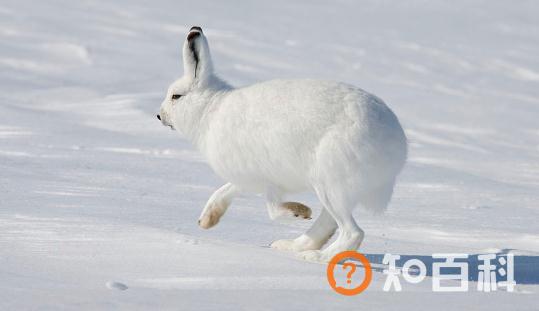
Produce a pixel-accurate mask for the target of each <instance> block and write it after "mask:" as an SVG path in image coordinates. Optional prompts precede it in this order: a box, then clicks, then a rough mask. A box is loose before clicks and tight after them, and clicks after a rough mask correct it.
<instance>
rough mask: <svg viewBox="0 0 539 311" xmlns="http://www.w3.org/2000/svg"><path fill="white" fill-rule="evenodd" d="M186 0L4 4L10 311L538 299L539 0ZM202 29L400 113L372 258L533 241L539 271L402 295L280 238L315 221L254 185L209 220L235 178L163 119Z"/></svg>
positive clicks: (479, 305) (261, 65) (517, 304)
mask: <svg viewBox="0 0 539 311" xmlns="http://www.w3.org/2000/svg"><path fill="white" fill-rule="evenodd" d="M181 2H182V1H172V0H159V1H152V2H151V3H150V2H144V1H138V0H135V1H114V2H112V1H67V0H55V1H52V0H50V1H29V0H17V1H12V0H4V1H2V3H1V4H0V37H1V41H2V44H1V45H0V82H1V83H0V172H1V173H0V189H1V196H0V309H3V310H10V309H36V308H41V309H58V308H62V309H65V308H67V309H119V308H121V309H130V310H133V309H185V310H190V309H198V310H214V309H217V308H218V309H222V310H238V309H249V310H251V309H257V310H258V309H290V310H305V309H307V308H308V309H315V310H316V309H321V310H322V309H345V308H364V309H367V310H371V309H382V310H386V309H387V310H391V309H397V308H403V307H405V308H406V309H410V308H414V309H417V310H422V309H425V310H429V309H434V308H436V309H439V310H443V309H459V308H460V309H471V308H473V309H474V310H480V309H485V310H487V309H488V310H493V309H500V310H501V309H522V310H526V309H535V308H536V301H535V298H536V296H537V293H538V292H539V287H538V285H537V284H539V276H538V275H539V271H538V268H537V267H538V265H537V264H538V263H539V257H538V256H539V255H538V254H539V226H538V225H537V220H538V219H539V206H538V204H537V202H539V191H538V186H539V157H538V155H539V153H538V152H539V127H538V123H537V117H538V113H539V108H538V107H539V86H538V84H537V83H538V81H539V59H538V58H537V56H534V55H539V35H538V34H539V24H538V22H537V18H536V15H537V12H539V5H538V4H537V3H536V2H534V1H520V2H518V5H517V4H515V3H511V2H506V1H479V0H475V1H451V2H445V1H438V0H433V1H428V2H425V1H361V2H358V1H347V0H340V1H332V2H322V1H293V2H292V1H282V0H275V1H241V0H234V1H227V2H225V1H215V2H212V1H196V2H193V1H185V2H184V3H181ZM192 25H200V26H202V27H203V29H204V31H205V33H206V34H207V36H208V38H209V41H210V46H211V48H212V53H213V57H214V63H215V66H216V69H217V71H218V72H219V73H220V75H221V76H222V77H223V78H225V79H227V80H228V81H229V82H231V83H232V84H234V85H236V86H241V85H247V84H251V83H254V82H257V81H263V80H267V79H271V78H320V79H331V80H338V81H344V82H348V83H352V84H354V85H357V86H359V87H361V88H363V89H366V90H368V91H370V92H372V93H374V94H376V95H378V96H380V97H381V98H383V99H384V100H385V101H386V102H387V103H388V104H389V105H390V106H391V107H392V109H393V110H394V111H395V112H396V114H397V115H398V116H399V118H400V120H401V122H402V124H403V126H404V128H405V131H406V133H407V135H408V137H409V139H410V158H409V161H408V163H407V166H406V168H405V170H404V172H403V174H402V175H401V176H400V179H399V183H398V185H397V188H396V191H395V195H394V198H393V200H392V203H391V205H390V208H389V211H388V213H387V214H386V215H385V216H383V217H375V216H370V215H362V214H357V219H358V222H359V224H360V226H361V227H362V228H363V229H364V230H365V232H366V234H367V235H366V239H365V241H364V243H363V245H362V247H361V249H360V251H361V252H362V253H365V254H367V255H369V256H370V257H369V258H379V257H380V256H381V255H383V254H384V253H393V254H402V255H408V256H412V257H414V256H415V257H417V256H430V255H431V254H432V253H440V252H455V253H469V254H480V253H487V252H496V253H504V252H508V251H512V252H514V253H515V254H516V255H517V266H516V274H517V282H518V280H519V279H518V275H519V268H520V269H522V270H521V272H520V275H522V274H523V273H522V271H524V272H525V273H524V274H526V275H527V276H528V277H527V278H526V282H521V283H525V284H519V285H517V290H516V291H515V292H514V293H508V292H504V291H498V292H495V293H488V294H486V293H480V292H477V291H476V290H475V289H474V288H475V287H476V285H475V284H476V283H475V282H472V283H471V284H472V285H470V287H471V290H470V291H469V292H467V293H434V292H432V290H431V281H430V278H427V280H425V281H424V282H422V283H419V284H417V285H413V284H405V285H404V286H403V292H401V293H386V292H383V291H382V288H383V284H384V281H385V276H384V275H383V274H382V273H379V272H376V271H375V273H374V275H373V282H372V284H371V285H370V286H369V288H368V289H367V291H366V292H364V293H362V294H360V295H358V296H353V297H344V296H340V295H338V294H336V293H335V292H333V291H332V290H331V289H330V288H329V285H328V284H327V281H326V276H325V273H326V272H325V269H326V266H325V265H320V264H314V263H308V262H304V261H302V260H300V259H298V258H296V257H295V256H294V254H291V253H286V252H279V251H276V250H273V249H270V248H268V247H267V245H268V244H269V243H270V242H271V241H273V240H276V239H281V238H289V237H290V238H291V237H295V236H297V235H299V234H301V233H302V232H303V231H304V230H305V229H306V228H308V226H309V225H310V224H311V223H312V220H311V221H300V220H290V221H288V222H281V223H279V222H271V221H270V220H269V219H268V217H267V213H266V210H265V207H264V204H263V203H264V202H263V199H262V198H260V197H257V196H244V197H242V198H240V199H238V200H236V201H235V202H234V204H233V205H232V206H231V208H230V209H229V211H228V213H227V215H225V216H224V218H223V219H222V220H221V223H220V224H219V225H218V226H217V227H215V228H213V229H211V230H208V231H204V230H202V229H200V228H198V226H197V219H198V215H199V213H200V210H201V209H202V207H203V206H204V203H205V202H206V200H207V198H208V197H209V196H210V195H211V193H212V191H213V190H215V189H217V187H219V186H220V185H221V184H222V183H223V181H221V180H219V179H218V178H217V177H216V176H215V175H214V174H213V173H212V171H211V170H210V168H209V167H208V166H207V165H206V164H205V161H204V159H203V158H202V157H201V156H200V155H199V154H198V153H197V152H196V151H195V150H193V149H192V147H191V146H190V145H189V144H188V143H187V142H186V141H184V140H181V139H180V138H178V136H177V134H176V133H175V132H173V131H170V130H168V129H167V128H164V127H162V126H161V124H160V123H159V122H158V121H157V120H156V119H155V113H156V112H157V110H158V108H159V105H160V103H161V100H162V97H163V96H164V94H165V91H166V87H167V86H168V85H169V83H170V82H172V81H173V80H174V79H175V78H176V77H179V76H180V75H181V74H182V68H181V55H180V47H181V44H182V42H183V40H184V37H185V35H186V32H187V31H188V29H189V28H190V27H191V26H192ZM290 199H294V200H301V201H302V202H305V203H306V204H308V205H309V206H311V207H312V208H313V209H314V213H315V216H316V214H318V213H319V211H320V206H319V203H318V202H317V201H316V199H315V197H314V196H313V195H312V194H301V195H297V196H294V197H292V198H290ZM519 256H520V257H519ZM518 257H519V258H518ZM519 259H520V262H521V263H522V265H521V266H519V264H518V263H519V261H518V260H519ZM524 263H527V264H526V265H525V264H524ZM521 280H524V279H521Z"/></svg>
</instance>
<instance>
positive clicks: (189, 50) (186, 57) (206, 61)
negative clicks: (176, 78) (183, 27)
mask: <svg viewBox="0 0 539 311" xmlns="http://www.w3.org/2000/svg"><path fill="white" fill-rule="evenodd" d="M183 70H184V75H185V76H189V77H191V78H192V79H193V82H194V83H205V82H207V81H208V79H209V78H210V76H211V75H212V74H213V65H212V61H211V56H210V47H209V46H208V41H207V40H206V36H204V33H203V32H202V28H200V27H197V26H194V27H192V28H191V30H190V31H189V34H188V35H187V39H186V40H185V43H184V44H183Z"/></svg>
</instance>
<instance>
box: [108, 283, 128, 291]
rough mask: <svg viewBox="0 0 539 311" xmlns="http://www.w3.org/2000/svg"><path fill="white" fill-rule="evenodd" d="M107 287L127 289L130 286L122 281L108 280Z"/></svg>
mask: <svg viewBox="0 0 539 311" xmlns="http://www.w3.org/2000/svg"><path fill="white" fill-rule="evenodd" d="M107 287H108V288H109V289H117V290H126V289H128V288H129V287H127V285H125V284H123V283H120V282H112V281H111V282H107Z"/></svg>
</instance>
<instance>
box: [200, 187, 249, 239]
mask: <svg viewBox="0 0 539 311" xmlns="http://www.w3.org/2000/svg"><path fill="white" fill-rule="evenodd" d="M239 193H240V189H239V188H238V187H237V186H235V185H233V184H231V183H227V184H225V185H224V186H222V187H221V188H219V189H217V191H215V192H214V193H213V194H212V195H211V197H210V198H209V200H208V202H207V203H206V206H205V207H204V209H203V210H202V213H201V214H200V217H199V219H198V224H199V226H200V227H202V228H204V229H209V228H211V227H213V226H215V225H216V224H217V223H218V222H219V219H221V216H223V214H224V213H225V212H226V210H227V208H228V206H229V205H230V203H231V202H232V199H233V198H234V197H236V196H237V195H238V194H239Z"/></svg>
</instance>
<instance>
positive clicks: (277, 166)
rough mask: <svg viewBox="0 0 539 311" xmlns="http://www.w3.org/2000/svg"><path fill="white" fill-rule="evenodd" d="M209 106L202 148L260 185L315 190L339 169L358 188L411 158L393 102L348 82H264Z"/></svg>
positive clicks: (242, 181)
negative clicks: (389, 105)
mask: <svg viewBox="0 0 539 311" xmlns="http://www.w3.org/2000/svg"><path fill="white" fill-rule="evenodd" d="M207 111H209V112H210V115H209V116H208V117H202V118H201V120H205V122H207V123H206V124H201V126H203V127H204V130H202V134H201V136H200V137H199V147H200V150H201V151H202V152H203V153H204V155H205V156H206V157H207V159H208V161H209V163H210V165H211V166H212V168H213V169H214V170H215V172H216V173H217V174H218V175H220V176H221V177H222V178H224V179H225V180H228V181H230V182H232V183H233V184H236V185H238V186H240V187H241V188H242V189H245V190H249V191H253V192H265V191H266V190H267V188H268V187H271V186H273V187H276V188H278V189H280V190H282V191H283V192H298V191H304V190H309V189H313V186H314V184H315V183H316V182H317V181H318V180H320V179H321V178H322V179H324V178H327V177H330V176H326V175H331V177H332V178H336V179H343V181H344V180H346V182H347V183H349V184H350V186H351V187H354V188H355V189H354V192H355V193H358V192H360V191H362V189H365V188H370V187H371V186H379V185H380V184H383V183H387V182H388V181H391V182H393V179H394V178H395V175H396V173H398V172H399V171H400V169H401V167H402V165H403V163H404V160H405V154H406V153H405V152H403V150H405V148H406V145H405V139H404V134H403V132H402V129H401V128H400V125H399V123H398V121H397V119H396V117H395V116H394V114H393V113H392V112H391V110H389V109H388V108H387V106H386V105H385V104H384V103H383V102H382V101H381V100H380V99H378V98H376V97H374V96H373V95H370V94H369V93H366V92H365V91H362V90H360V89H358V88H354V87H352V86H349V85H346V84H342V83H335V82H326V81H316V80H274V81H269V82H264V83H258V84H255V85H253V86H249V87H245V88H240V89H237V90H230V91H228V92H224V93H222V94H221V96H218V97H217V98H216V101H215V102H214V103H213V104H212V105H211V106H210V109H208V110H207ZM373 121H374V122H373ZM230 133H234V135H230ZM329 168H330V169H329Z"/></svg>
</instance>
